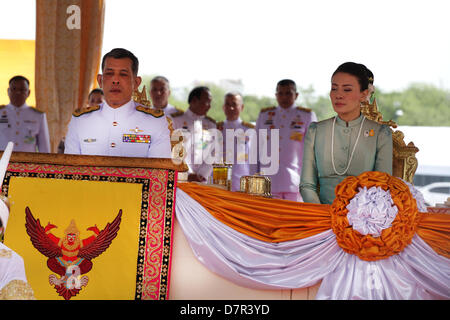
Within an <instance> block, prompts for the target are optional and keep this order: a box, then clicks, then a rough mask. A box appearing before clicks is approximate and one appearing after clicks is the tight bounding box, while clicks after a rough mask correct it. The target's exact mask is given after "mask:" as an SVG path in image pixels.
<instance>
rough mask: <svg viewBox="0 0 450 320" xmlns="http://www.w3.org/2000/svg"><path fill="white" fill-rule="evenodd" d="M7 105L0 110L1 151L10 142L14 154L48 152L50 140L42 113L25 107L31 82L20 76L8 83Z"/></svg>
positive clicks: (45, 118)
mask: <svg viewBox="0 0 450 320" xmlns="http://www.w3.org/2000/svg"><path fill="white" fill-rule="evenodd" d="M8 96H9V100H10V102H9V104H8V105H6V106H5V105H1V106H0V150H4V149H5V148H6V145H7V144H8V142H9V141H12V142H14V150H15V151H22V152H42V153H49V152H50V136H49V133H48V124H47V117H46V115H45V113H44V112H42V111H39V110H38V109H36V108H33V107H30V106H29V105H27V104H26V100H27V99H28V97H29V96H30V81H29V80H28V79H27V78H25V77H23V76H15V77H13V78H11V80H9V87H8Z"/></svg>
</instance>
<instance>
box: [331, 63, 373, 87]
mask: <svg viewBox="0 0 450 320" xmlns="http://www.w3.org/2000/svg"><path fill="white" fill-rule="evenodd" d="M339 72H343V73H348V74H351V75H352V76H355V77H356V78H357V79H358V83H359V86H360V87H361V91H364V90H366V89H368V88H369V76H368V74H367V68H366V66H365V65H363V64H360V63H355V62H345V63H343V64H341V65H340V66H339V67H338V68H337V69H336V71H335V72H334V73H333V75H332V77H334V75H335V74H336V73H339Z"/></svg>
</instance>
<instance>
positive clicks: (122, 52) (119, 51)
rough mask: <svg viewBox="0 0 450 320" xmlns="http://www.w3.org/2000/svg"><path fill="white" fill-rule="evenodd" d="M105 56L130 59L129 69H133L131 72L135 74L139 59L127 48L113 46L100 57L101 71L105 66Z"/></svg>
mask: <svg viewBox="0 0 450 320" xmlns="http://www.w3.org/2000/svg"><path fill="white" fill-rule="evenodd" d="M106 58H114V59H125V58H129V59H131V70H132V71H133V74H134V75H135V76H137V74H138V70H139V60H138V58H136V56H135V55H134V54H133V53H132V52H131V51H128V50H127V49H123V48H115V49H112V50H111V51H110V52H108V53H106V54H105V55H104V56H103V59H102V71H103V69H104V68H105V61H106Z"/></svg>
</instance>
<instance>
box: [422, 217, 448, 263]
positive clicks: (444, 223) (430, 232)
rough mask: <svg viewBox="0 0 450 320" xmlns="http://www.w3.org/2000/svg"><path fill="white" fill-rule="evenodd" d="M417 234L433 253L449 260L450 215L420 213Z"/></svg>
mask: <svg viewBox="0 0 450 320" xmlns="http://www.w3.org/2000/svg"><path fill="white" fill-rule="evenodd" d="M417 234H418V235H419V236H420V237H421V238H422V239H423V240H424V241H425V242H426V243H427V244H428V245H429V246H430V247H432V248H433V250H434V251H436V252H437V253H439V254H440V255H443V256H444V257H447V258H450V214H445V213H422V219H421V220H420V222H419V225H418V228H417Z"/></svg>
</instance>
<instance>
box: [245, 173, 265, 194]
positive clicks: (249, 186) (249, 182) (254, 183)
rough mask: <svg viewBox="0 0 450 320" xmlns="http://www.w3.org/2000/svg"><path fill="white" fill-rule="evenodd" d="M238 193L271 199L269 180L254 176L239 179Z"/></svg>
mask: <svg viewBox="0 0 450 320" xmlns="http://www.w3.org/2000/svg"><path fill="white" fill-rule="evenodd" d="M240 182H241V187H240V191H241V192H245V193H247V194H250V195H254V196H263V197H267V198H271V197H272V193H271V192H272V185H271V183H272V182H271V180H270V178H269V177H267V176H263V175H260V174H258V173H257V174H254V175H252V176H242V177H241V180H240Z"/></svg>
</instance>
